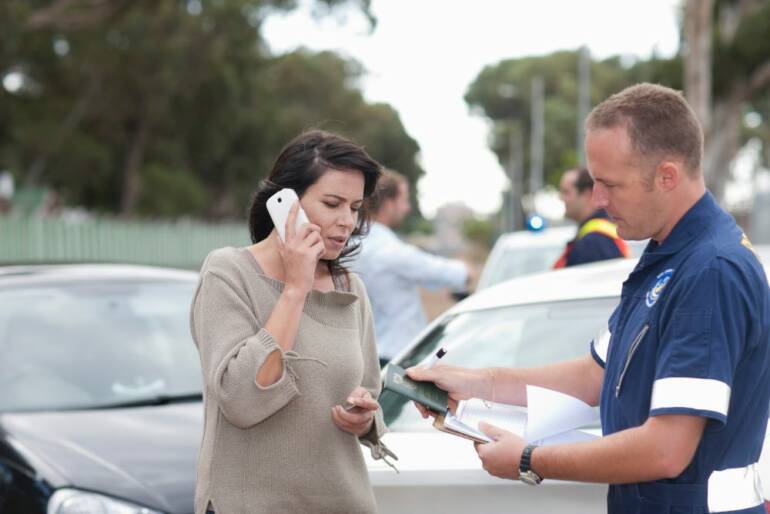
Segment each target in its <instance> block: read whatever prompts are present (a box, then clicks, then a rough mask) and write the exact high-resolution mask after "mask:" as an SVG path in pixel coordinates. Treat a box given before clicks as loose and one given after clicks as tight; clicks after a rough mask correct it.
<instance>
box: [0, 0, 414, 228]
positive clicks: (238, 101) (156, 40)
mask: <svg viewBox="0 0 770 514" xmlns="http://www.w3.org/2000/svg"><path fill="white" fill-rule="evenodd" d="M296 7H297V3H296V1H292V0H288V1H287V0H208V1H204V0H173V1H172V0H169V1H162V2H159V1H155V0H54V1H50V0H48V1H42V0H4V1H3V2H0V80H2V85H3V86H4V87H0V169H8V170H10V171H11V172H12V173H13V175H14V177H15V178H16V180H17V182H18V183H19V185H22V186H45V187H50V188H53V189H54V190H56V191H57V192H58V194H59V195H60V199H61V201H62V202H63V203H64V204H67V205H77V206H82V207H85V208H87V209H89V210H91V211H96V212H101V213H107V214H120V215H122V216H126V217H132V216H153V217H155V216H163V217H178V216H192V217H198V218H204V219H210V220H216V219H224V218H234V217H235V218H240V217H242V216H243V215H244V213H245V208H246V206H247V203H248V200H249V197H250V195H251V193H252V192H253V190H254V189H255V187H256V185H257V183H258V182H259V180H260V179H261V178H263V177H264V176H266V175H267V173H268V172H269V171H270V168H271V167H272V163H273V160H274V159H275V157H276V156H277V154H278V152H279V151H280V149H281V147H282V146H283V145H284V144H285V143H286V142H287V141H288V140H289V139H291V138H292V137H294V136H295V135H297V134H298V133H299V132H301V131H302V130H305V129H309V128H323V129H327V130H331V131H334V132H338V133H341V134H343V135H346V136H348V137H350V138H352V139H353V140H354V141H356V142H358V143H359V144H362V145H364V146H365V147H366V148H367V149H368V151H369V152H370V153H371V154H372V156H373V157H375V158H376V159H378V160H379V161H380V162H381V163H382V164H384V165H385V166H388V167H392V168H394V169H397V170H399V171H400V172H402V173H404V174H405V175H406V176H407V177H409V180H410V182H411V183H412V186H415V185H416V182H417V180H418V179H419V177H420V176H421V175H422V174H423V170H422V168H421V167H420V164H419V159H418V157H419V146H418V144H417V142H416V141H415V140H414V139H413V138H411V137H410V136H409V135H408V134H407V132H406V130H405V129H404V126H403V124H402V123H401V120H400V118H399V116H398V113H397V112H396V111H395V110H394V109H393V108H392V107H390V106H389V105H384V104H372V103H369V102H367V101H366V99H365V98H364V97H363V95H362V93H361V89H360V86H359V80H360V79H361V77H362V75H363V73H364V72H365V70H363V69H362V67H361V66H360V65H359V63H357V62H355V61H351V60H347V59H344V58H342V57H340V56H338V55H336V54H334V53H329V52H320V53H314V52H310V51H305V50H298V51H296V52H294V53H290V54H287V55H281V56H276V55H272V54H271V52H270V50H269V48H268V47H267V45H266V44H265V41H264V40H263V39H262V37H261V35H260V28H261V26H262V23H263V22H264V20H265V19H266V18H267V17H268V16H272V15H277V14H280V13H285V12H287V11H290V10H292V9H294V8H296ZM341 9H356V10H359V11H360V12H362V13H363V14H364V15H366V16H367V17H368V19H369V20H370V23H371V24H372V25H371V26H372V27H374V24H375V23H376V20H375V19H374V17H373V16H372V14H371V12H370V11H369V1H368V0H316V2H315V3H314V11H315V12H316V14H317V15H318V16H326V15H329V14H330V13H332V12H335V11H336V10H341ZM418 212H419V211H418Z"/></svg>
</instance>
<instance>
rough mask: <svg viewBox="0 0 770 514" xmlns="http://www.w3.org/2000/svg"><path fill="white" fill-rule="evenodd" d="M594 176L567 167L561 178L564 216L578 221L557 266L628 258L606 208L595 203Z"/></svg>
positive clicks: (626, 248)
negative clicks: (573, 235) (600, 207)
mask: <svg viewBox="0 0 770 514" xmlns="http://www.w3.org/2000/svg"><path fill="white" fill-rule="evenodd" d="M593 188H594V179H593V178H591V174H590V173H589V171H588V170H587V169H586V168H578V169H575V170H567V171H565V172H564V174H563V175H562V176H561V180H560V181H559V198H561V201H562V202H564V216H565V217H567V218H569V219H571V220H574V221H576V222H577V223H578V230H577V234H576V235H575V238H574V239H573V240H572V241H570V242H568V243H567V245H566V247H565V248H564V252H563V253H562V254H561V256H560V257H559V258H558V259H557V260H556V262H555V263H554V265H553V267H554V269H558V268H566V267H568V266H577V265H578V264H588V263H589V262H596V261H603V260H606V259H617V258H620V257H628V256H629V255H630V254H631V253H630V252H629V250H628V245H626V242H625V241H623V240H622V239H621V238H620V237H618V230H617V227H616V226H615V224H614V223H613V222H611V221H610V220H609V219H608V216H607V212H605V210H604V209H597V208H596V207H595V206H594V204H593V199H592V197H593Z"/></svg>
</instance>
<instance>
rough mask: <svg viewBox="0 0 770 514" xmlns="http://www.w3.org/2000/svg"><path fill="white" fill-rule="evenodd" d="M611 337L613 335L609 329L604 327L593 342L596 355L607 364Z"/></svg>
mask: <svg viewBox="0 0 770 514" xmlns="http://www.w3.org/2000/svg"><path fill="white" fill-rule="evenodd" d="M611 337H612V334H611V333H610V329H609V327H604V328H603V329H602V330H601V331H600V332H599V333H598V334H596V337H594V341H593V344H594V351H595V352H596V355H598V356H599V358H600V359H601V360H602V362H603V363H605V364H606V363H607V351H608V350H609V348H610V338H611Z"/></svg>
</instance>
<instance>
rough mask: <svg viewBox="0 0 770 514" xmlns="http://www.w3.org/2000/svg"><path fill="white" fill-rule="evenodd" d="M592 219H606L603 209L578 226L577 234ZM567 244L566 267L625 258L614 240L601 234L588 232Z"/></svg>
mask: <svg viewBox="0 0 770 514" xmlns="http://www.w3.org/2000/svg"><path fill="white" fill-rule="evenodd" d="M594 219H608V216H607V213H606V212H605V211H604V210H603V209H599V210H597V211H596V212H594V213H593V214H592V215H591V217H590V218H588V219H587V220H585V221H584V222H583V223H581V224H580V226H579V227H578V233H579V232H580V229H581V228H582V227H583V226H584V225H585V224H586V223H588V222H589V221H591V220H594ZM569 244H570V248H569V252H568V254H567V261H566V263H565V265H566V266H577V265H579V264H587V263H589V262H596V261H603V260H607V259H618V258H620V257H625V255H623V252H622V251H621V250H620V248H618V245H617V243H616V242H615V239H613V238H612V237H610V236H608V235H607V234H604V233H602V232H589V233H588V234H586V235H585V236H583V237H580V238H578V237H576V238H575V239H573V240H572V241H570V243H569Z"/></svg>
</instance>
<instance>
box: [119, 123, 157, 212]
mask: <svg viewBox="0 0 770 514" xmlns="http://www.w3.org/2000/svg"><path fill="white" fill-rule="evenodd" d="M149 125H150V123H149V120H148V117H147V115H146V114H145V115H142V116H141V117H140V118H139V120H138V121H137V123H136V127H135V129H134V131H133V134H132V138H131V146H130V147H129V149H128V155H127V156H126V162H125V165H124V166H123V188H122V192H121V198H120V213H121V215H122V216H124V217H130V216H132V215H133V214H134V209H135V208H136V199H137V196H138V193H139V186H140V184H139V181H140V179H139V168H140V167H141V165H142V161H143V160H144V151H145V148H146V147H147V136H148V133H149Z"/></svg>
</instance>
